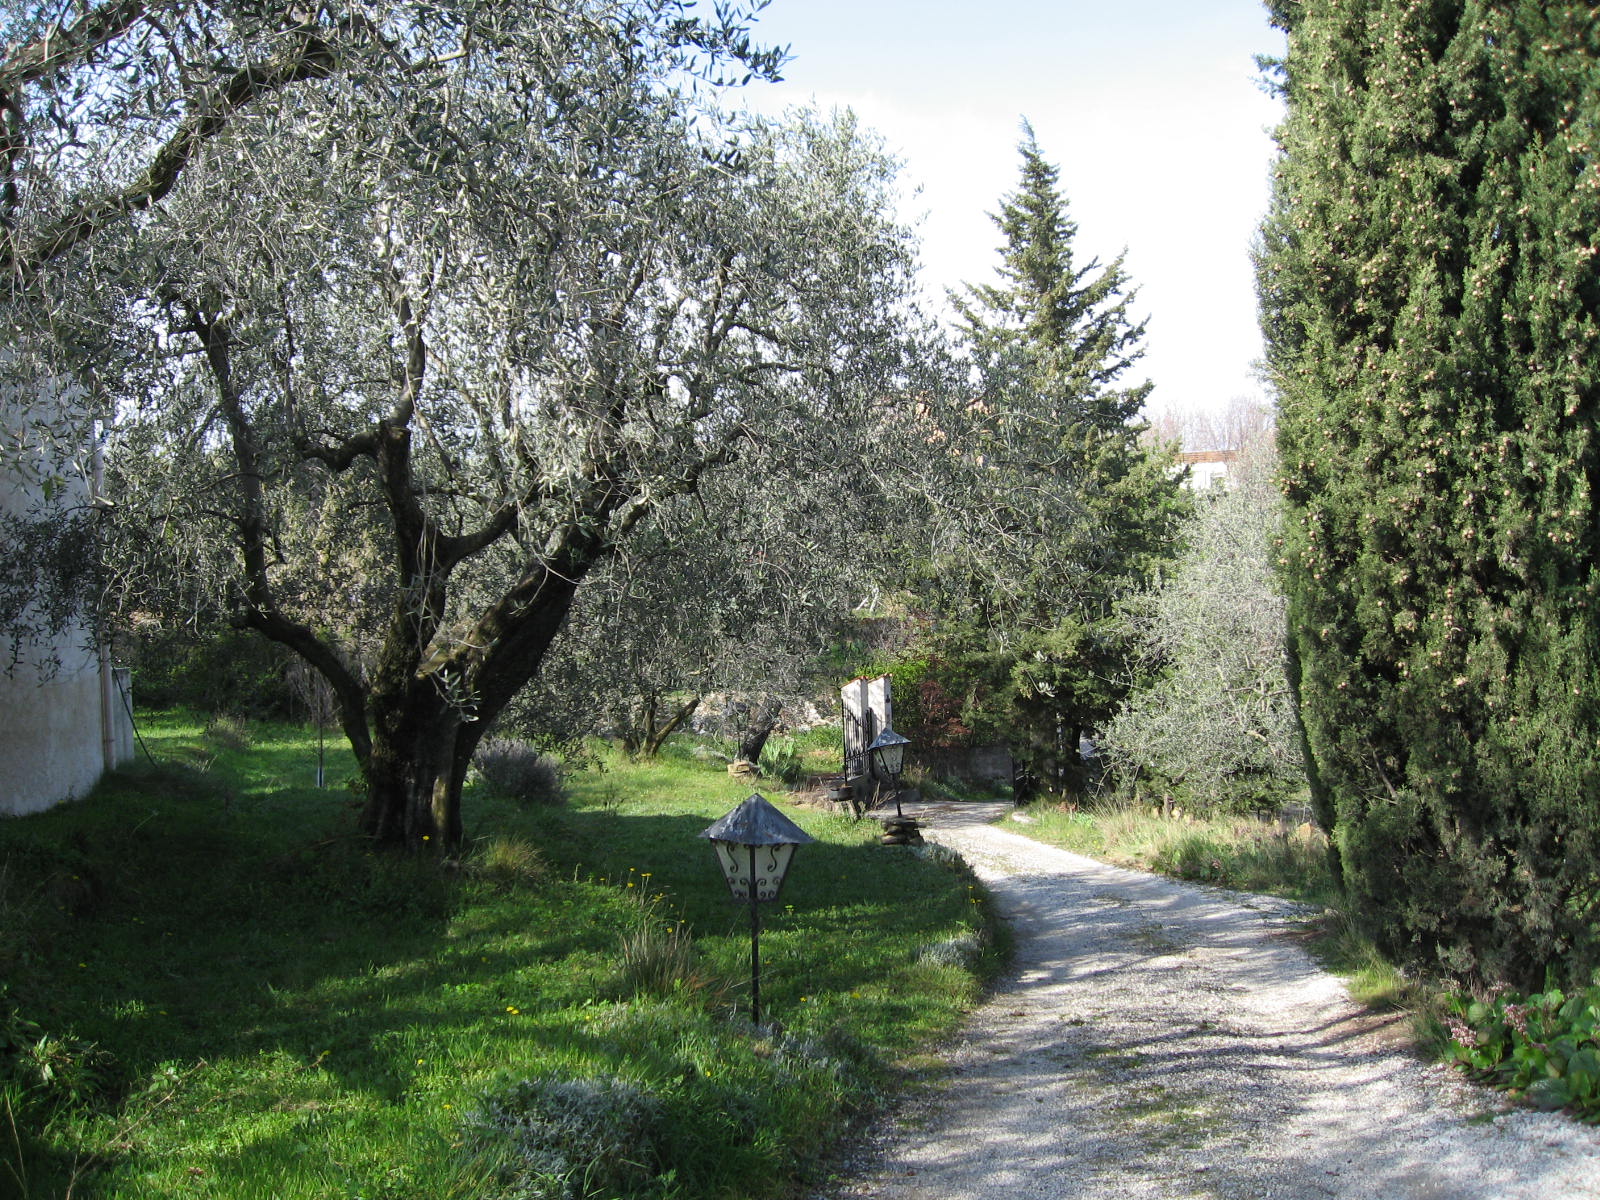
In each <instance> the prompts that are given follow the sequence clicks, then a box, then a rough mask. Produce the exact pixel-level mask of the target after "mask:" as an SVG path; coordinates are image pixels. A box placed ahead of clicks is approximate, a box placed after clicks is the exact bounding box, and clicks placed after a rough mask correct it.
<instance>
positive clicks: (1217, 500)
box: [1100, 432, 1304, 807]
mask: <svg viewBox="0 0 1600 1200" xmlns="http://www.w3.org/2000/svg"><path fill="white" fill-rule="evenodd" d="M1276 462H1277V460H1276V456H1275V455H1274V454H1273V453H1272V449H1271V443H1270V432H1269V433H1267V434H1258V435H1257V436H1256V438H1255V439H1254V441H1252V442H1250V443H1248V444H1247V445H1246V446H1245V447H1244V449H1243V451H1242V453H1241V456H1240V459H1239V461H1238V462H1237V463H1236V464H1235V469H1234V470H1233V471H1231V472H1230V473H1229V486H1227V487H1226V488H1218V489H1214V490H1212V491H1210V492H1208V493H1203V494H1202V495H1201V496H1200V497H1199V499H1198V503H1197V508H1196V511H1195V514H1194V516H1193V517H1192V518H1190V520H1189V522H1188V524H1187V527H1186V530H1185V539H1184V540H1185V547H1184V550H1183V553H1182V554H1180V555H1179V557H1178V558H1177V560H1176V561H1175V562H1174V563H1173V564H1172V565H1171V567H1170V568H1169V570H1168V571H1167V572H1166V574H1165V575H1164V577H1163V578H1162V579H1161V580H1160V582H1159V583H1158V584H1157V585H1156V586H1155V587H1153V588H1151V589H1150V590H1149V591H1147V592H1145V593H1142V594H1140V595H1138V596H1135V597H1132V598H1130V599H1129V600H1128V601H1127V602H1125V605H1124V611H1125V615H1126V618H1127V621H1128V623H1129V626H1130V629H1131V631H1132V642H1133V645H1134V646H1135V648H1136V651H1135V652H1136V655H1137V656H1138V657H1139V659H1140V660H1141V674H1142V675H1144V677H1145V678H1146V682H1145V683H1144V684H1143V685H1142V686H1140V687H1137V688H1136V689H1135V690H1134V692H1133V693H1132V694H1131V695H1130V696H1129V697H1128V699H1127V702H1126V703H1125V704H1124V706H1123V708H1122V709H1121V710H1120V711H1119V712H1118V713H1117V714H1116V716H1115V717H1113V718H1112V720H1111V721H1110V722H1109V724H1108V725H1107V726H1106V727H1105V728H1104V729H1103V730H1102V731H1101V738H1100V746H1101V749H1102V750H1103V751H1104V752H1105V755H1106V758H1107V760H1108V762H1109V764H1110V766H1111V768H1112V770H1113V771H1114V773H1115V774H1116V775H1117V776H1119V777H1120V778H1121V780H1122V781H1123V782H1124V783H1125V784H1129V785H1132V786H1135V787H1137V781H1138V780H1139V779H1140V778H1141V777H1144V778H1153V779H1155V780H1156V781H1157V782H1158V783H1159V784H1164V785H1168V786H1183V787H1186V788H1187V789H1188V792H1189V795H1190V802H1191V803H1193V804H1202V805H1215V806H1219V807H1222V806H1227V805H1229V804H1236V803H1260V802H1263V801H1266V800H1269V799H1271V798H1274V797H1276V796H1278V795H1280V794H1281V793H1282V792H1284V791H1285V790H1289V789H1294V788H1297V787H1299V786H1300V785H1302V784H1303V782H1304V767H1303V765H1302V762H1301V757H1300V743H1299V733H1298V726H1297V725H1296V723H1295V714H1294V703H1293V697H1292V695H1291V694H1290V691H1289V681H1288V675H1287V670H1286V661H1287V659H1286V651H1285V645H1284V639H1285V633H1286V625H1285V616H1284V599H1283V594H1282V591H1281V589H1280V588H1279V587H1278V585H1277V581H1276V579H1275V578H1274V571H1275V560H1276V557H1277V544H1278V541H1279V537H1280V529H1279V525H1280V520H1281V512H1282V497H1281V496H1280V495H1279V493H1278V489H1277V487H1276V485H1275V481H1274V475H1275V473H1276Z"/></svg>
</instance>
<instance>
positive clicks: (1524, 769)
mask: <svg viewBox="0 0 1600 1200" xmlns="http://www.w3.org/2000/svg"><path fill="white" fill-rule="evenodd" d="M1274 15H1275V19H1276V20H1277V21H1278V23H1279V24H1281V25H1282V26H1283V27H1284V28H1286V30H1287V31H1288V33H1289V52H1288V57H1287V59H1286V60H1285V62H1284V64H1283V71H1282V84H1283V87H1284V89H1285V94H1286V97H1287V101H1288V113H1287V117H1286V120H1285V122H1284V124H1283V126H1282V128H1281V129H1280V131H1279V142H1280V146H1281V160H1280V163H1279V167H1278V174H1277V179H1276V185H1275V200H1274V208H1273V211H1272V213H1271V215H1270V217H1269V219H1268V222H1267V224H1266V226H1265V228H1264V231H1263V238H1262V249H1261V253H1260V256H1259V264H1258V265H1259V278H1260V293H1261V301H1262V310H1263V320H1264V328H1265V332H1266V335H1267V341H1268V357H1269V366H1270V369H1271V371H1272V374H1273V377H1274V380H1275V383H1276V386H1277V388H1278V390H1279V393H1280V406H1281V412H1280V419H1279V431H1280V438H1279V448H1280V455H1281V458H1282V464H1283V472H1284V490H1285V495H1286V498H1287V501H1288V516H1287V521H1286V529H1285V534H1284V546H1283V550H1282V554H1281V558H1282V569H1283V577H1284V580H1285V586H1286V590H1287V594H1288V600H1289V614H1290V615H1289V620H1290V650H1291V658H1292V668H1291V675H1292V677H1293V681H1294V683H1295V685H1296V688H1297V690H1298V694H1299V705H1300V714H1301V721H1302V725H1303V729H1304V734H1305V739H1306V748H1307V758H1308V770H1309V772H1310V776H1311V783H1312V788H1313V798H1314V800H1315V802H1316V804H1317V808H1318V812H1319V817H1320V819H1321V820H1322V821H1323V823H1324V825H1325V827H1327V828H1328V829H1329V830H1330V832H1331V833H1332V835H1333V842H1334V847H1335V852H1336V857H1337V860H1338V864H1339V867H1340V870H1341V873H1342V877H1343V879H1344V882H1345V884H1346V886H1347V889H1348V891H1349V894H1350V897H1351V900H1352V903H1353V906H1354V907H1355V909H1356V911H1357V912H1358V913H1360V914H1361V915H1362V916H1363V918H1364V920H1365V922H1366V924H1367V925H1368V927H1369V928H1370V929H1371V930H1372V931H1373V932H1374V933H1375V934H1376V935H1377V936H1378V938H1379V939H1380V941H1381V943H1382V944H1383V945H1384V946H1386V948H1388V949H1389V950H1390V951H1392V952H1394V953H1397V954H1400V955H1402V956H1404V957H1406V958H1409V959H1411V960H1412V961H1415V962H1418V963H1420V964H1422V965H1424V966H1426V967H1429V968H1432V969H1435V970H1442V971H1444V972H1446V973H1449V974H1453V975H1457V976H1464V977H1474V978H1478V979H1483V980H1489V981H1504V982H1507V983H1511V984H1514V985H1518V986H1524V987H1526V986H1534V985H1538V984H1540V983H1542V982H1543V980H1544V978H1545V974H1546V971H1547V970H1552V969H1553V970H1555V971H1556V972H1557V973H1558V974H1559V975H1565V976H1568V977H1570V978H1574V979H1584V978H1586V977H1587V975H1588V973H1589V972H1590V971H1591V970H1593V969H1594V968H1595V967H1596V966H1600V937H1597V935H1596V930H1595V915H1596V914H1595V906H1596V903H1597V901H1600V890H1597V882H1596V881H1597V868H1600V856H1597V849H1600V848H1597V845H1596V838H1597V836H1600V708H1597V706H1596V701H1595V697H1596V688H1597V686H1600V685H1597V681H1596V666H1597V664H1600V636H1597V635H1600V619H1597V615H1596V614H1597V608H1596V601H1597V599H1600V571H1597V564H1596V550H1597V542H1600V525H1597V517H1600V512H1597V511H1596V495H1597V492H1596V483H1597V482H1600V447H1597V445H1596V440H1595V432H1596V429H1595V422H1596V412H1597V403H1600V357H1597V354H1596V350H1597V345H1596V342H1597V339H1600V326H1597V322H1596V313H1597V310H1600V245H1597V231H1600V154H1597V150H1600V27H1597V25H1596V22H1595V20H1594V16H1593V10H1592V8H1591V7H1590V6H1589V5H1587V4H1563V3H1532V2H1515V0H1502V2H1494V3H1491V2H1487V0H1431V2H1429V3H1417V2H1415V0H1410V2H1404V3H1402V2H1400V0H1302V2H1299V3H1294V4H1290V3H1280V4H1277V5H1275V6H1274Z"/></svg>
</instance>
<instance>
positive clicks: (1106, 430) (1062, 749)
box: [923, 125, 1187, 780]
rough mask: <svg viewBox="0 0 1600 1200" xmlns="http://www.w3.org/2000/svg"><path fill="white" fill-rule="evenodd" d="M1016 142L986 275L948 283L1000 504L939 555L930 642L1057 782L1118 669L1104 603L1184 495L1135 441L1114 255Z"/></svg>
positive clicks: (1143, 563)
mask: <svg viewBox="0 0 1600 1200" xmlns="http://www.w3.org/2000/svg"><path fill="white" fill-rule="evenodd" d="M1019 150H1020V153H1021V156H1022V171H1021V180H1020V183H1019V185H1018V187H1017V190H1016V191H1015V192H1012V193H1011V194H1009V195H1007V196H1006V197H1005V198H1004V199H1003V200H1002V201H1001V204H1000V209H999V212H998V213H996V214H995V215H994V221H995V224H996V226H997V227H998V228H999V230H1000V232H1001V234H1002V237H1003V239H1004V240H1003V244H1002V246H1001V248H1000V255H1001V263H1000V268H999V278H998V281H997V282H996V283H993V284H986V285H976V286H969V287H968V288H967V289H966V291H965V294H964V295H963V296H959V297H953V299H954V302H955V304H956V308H957V312H958V314H959V316H960V325H961V333H962V335H963V339H964V341H965V343H966V346H967V348H968V351H969V353H970V355H971V358H972V362H973V366H974V379H975V382H976V383H977V386H978V389H979V397H978V399H977V400H976V403H978V404H981V405H982V407H983V410H984V413H985V415H986V421H985V424H986V430H987V438H988V440H987V442H986V444H984V445H983V446H982V453H981V455H980V457H981V458H982V460H983V464H984V469H985V474H986V475H987V476H988V481H987V482H988V484H989V485H990V486H992V489H993V497H994V499H993V505H994V510H995V513H996V516H995V519H994V521H993V524H992V526H991V527H990V537H991V541H990V542H989V544H988V545H986V546H984V547H982V548H981V551H980V553H978V554H977V555H968V556H967V557H966V558H965V559H964V560H961V561H946V562H942V563H939V564H937V570H936V575H937V583H938V590H939V591H941V592H942V597H941V598H942V600H943V603H942V604H938V603H937V601H936V607H938V608H939V612H938V614H937V615H938V618H939V621H940V628H941V637H940V639H939V640H940V642H941V645H940V649H941V652H942V653H943V654H944V655H946V656H947V657H948V658H952V659H960V660H962V666H961V670H962V671H963V672H968V673H970V674H971V676H973V677H974V678H976V679H977V680H978V683H977V685H976V686H975V688H974V689H973V691H972V694H971V697H970V702H969V704H968V706H967V710H966V712H965V716H966V718H967V721H968V724H969V725H970V726H971V727H972V728H974V729H975V730H980V731H982V732H985V733H988V734H990V735H991V736H992V735H999V736H1005V737H1008V738H1009V739H1010V740H1012V741H1013V743H1014V744H1015V746H1016V748H1017V749H1018V750H1020V751H1021V752H1022V753H1023V754H1024V756H1025V757H1028V758H1030V759H1031V760H1032V761H1033V763H1034V765H1035V766H1036V767H1037V768H1038V770H1039V772H1040V774H1041V775H1042V776H1043V777H1044V778H1046V779H1047V780H1049V779H1052V778H1053V779H1057V780H1062V779H1066V780H1070V776H1071V773H1072V770H1073V768H1074V766H1075V765H1076V762H1077V745H1078V737H1079V734H1080V732H1081V731H1082V730H1084V729H1085V728H1088V727H1092V726H1093V725H1095V724H1097V723H1098V722H1099V721H1100V720H1101V719H1103V718H1104V717H1105V716H1107V715H1109V713H1110V712H1111V711H1112V710H1113V708H1114V707H1115V705H1116V704H1117V702H1118V701H1119V700H1120V699H1121V697H1122V695H1123V694H1124V692H1125V690H1126V686H1127V683H1128V680H1127V678H1126V675H1127V672H1126V670H1125V665H1124V663H1123V662H1122V658H1123V649H1124V647H1123V639H1122V635H1121V631H1120V625H1119V622H1118V620H1117V618H1116V615H1115V609H1116V603H1117V601H1118V600H1119V599H1120V598H1122V597H1123V596H1125V595H1127V594H1128V593H1129V592H1130V591H1132V590H1133V589H1135V588H1137V587H1138V586H1140V585H1141V584H1142V583H1143V582H1144V581H1145V580H1146V579H1147V578H1148V577H1149V574H1150V572H1151V571H1152V570H1153V569H1154V567H1155V565H1156V564H1157V563H1159V562H1160V561H1161V560H1162V559H1163V558H1164V557H1166V556H1167V555H1169V554H1170V553H1171V551H1172V548H1173V541H1174V537H1175V531H1176V528H1177V524H1178V520H1179V518H1180V516H1181V514H1182V513H1184V512H1185V511H1187V503H1186V495H1185V493H1184V492H1183V489H1182V485H1181V480H1180V479H1179V477H1178V474H1177V472H1176V471H1175V470H1174V459H1173V455H1172V453H1171V452H1170V451H1161V450H1155V449H1152V448H1150V447H1148V446H1146V445H1144V444H1143V443H1142V442H1141V440H1140V435H1141V434H1142V433H1143V432H1144V429H1145V425H1144V424H1143V423H1142V422H1141V421H1139V420H1138V413H1139V409H1140V407H1141V406H1142V405H1143V403H1144V401H1145V398H1146V397H1147V396H1148V395H1149V393H1150V387H1151V385H1150V384H1149V383H1148V382H1137V383H1128V382H1126V381H1125V380H1124V376H1125V375H1126V374H1127V373H1128V372H1129V371H1130V369H1131V368H1132V367H1133V366H1134V364H1135V363H1137V361H1138V360H1139V358H1140V357H1142V355H1143V353H1144V351H1143V338H1144V323H1143V322H1142V321H1138V320H1135V319H1134V318H1133V317H1132V315H1131V314H1130V305H1131V303H1132V301H1133V299H1134V291H1133V289H1132V288H1131V287H1130V286H1129V282H1128V278H1127V275H1126V272H1125V271H1124V269H1123V262H1122V258H1121V257H1120V256H1119V257H1118V258H1117V259H1116V260H1114V261H1113V262H1111V263H1110V264H1109V265H1104V266H1103V265H1102V264H1101V263H1100V262H1098V261H1097V260H1093V259H1091V260H1089V261H1087V262H1084V261H1080V259H1079V258H1078V256H1077V255H1076V253H1075V246H1074V242H1075V239H1076V237H1077V232H1078V230H1077V225H1076V224H1075V223H1074V222H1073V221H1072V220H1071V219H1070V218H1069V217H1068V215H1067V208H1066V203H1065V201H1064V200H1063V198H1062V196H1061V193H1060V190H1059V187H1058V172H1057V170H1056V168H1055V167H1054V166H1052V165H1051V164H1050V163H1048V162H1046V161H1045V159H1044V158H1043V156H1042V155H1041V154H1040V151H1039V147H1038V144H1037V142H1036V141H1035V139H1034V136H1033V131H1032V129H1031V128H1028V127H1027V126H1026V125H1025V126H1024V131H1023V140H1022V143H1021V145H1020V147H1019ZM1041 498H1048V500H1047V501H1042V500H1041ZM923 590H924V595H930V594H931V592H932V591H933V590H934V589H923Z"/></svg>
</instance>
